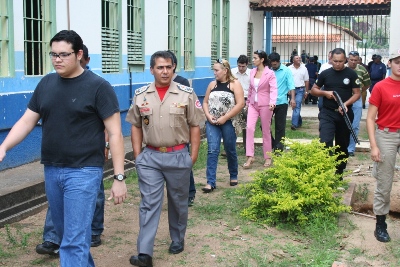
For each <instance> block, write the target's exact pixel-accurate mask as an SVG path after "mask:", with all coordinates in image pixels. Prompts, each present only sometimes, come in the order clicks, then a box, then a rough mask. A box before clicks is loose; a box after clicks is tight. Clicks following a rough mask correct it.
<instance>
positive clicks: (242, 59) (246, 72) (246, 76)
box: [232, 55, 250, 153]
mask: <svg viewBox="0 0 400 267" xmlns="http://www.w3.org/2000/svg"><path fill="white" fill-rule="evenodd" d="M248 65H249V58H248V57H247V56H245V55H240V56H239V57H238V59H237V67H236V68H233V69H232V74H233V76H235V77H236V78H237V79H238V80H239V82H240V84H241V85H242V87H243V92H244V99H245V100H247V94H248V91H249V86H250V69H249V68H248ZM245 118H246V119H247V110H246V116H245ZM244 122H245V123H246V124H247V121H246V120H245V121H244ZM242 135H243V147H244V152H245V153H246V127H243V130H242Z"/></svg>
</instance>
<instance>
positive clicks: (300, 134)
mask: <svg viewBox="0 0 400 267" xmlns="http://www.w3.org/2000/svg"><path fill="white" fill-rule="evenodd" d="M314 124H317V125H318V121H316V120H303V125H302V126H301V127H300V128H298V129H296V131H293V130H292V129H290V127H291V126H292V121H291V120H286V131H285V133H286V138H289V139H315V138H319V135H318V133H317V134H311V133H310V131H309V130H310V129H311V128H312V127H313V125H314ZM260 126H261V122H260V120H258V121H257V124H256V129H255V132H254V138H262V131H261V127H260ZM271 132H272V133H273V135H274V134H275V123H274V122H273V123H272V125H271ZM238 136H242V134H239V135H238Z"/></svg>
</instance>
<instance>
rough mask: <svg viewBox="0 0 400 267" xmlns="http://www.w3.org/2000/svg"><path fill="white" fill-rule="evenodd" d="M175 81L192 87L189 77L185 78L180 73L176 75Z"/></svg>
mask: <svg viewBox="0 0 400 267" xmlns="http://www.w3.org/2000/svg"><path fill="white" fill-rule="evenodd" d="M174 82H176V83H180V84H182V85H185V86H187V87H190V83H189V81H188V79H186V78H184V77H182V76H179V75H176V77H175V79H174Z"/></svg>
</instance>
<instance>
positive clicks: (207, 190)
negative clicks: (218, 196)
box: [201, 186, 215, 193]
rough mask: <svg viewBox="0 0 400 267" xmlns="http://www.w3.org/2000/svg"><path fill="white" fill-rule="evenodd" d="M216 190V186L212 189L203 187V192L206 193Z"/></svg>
mask: <svg viewBox="0 0 400 267" xmlns="http://www.w3.org/2000/svg"><path fill="white" fill-rule="evenodd" d="M214 189H215V186H211V188H208V187H203V188H202V189H201V190H202V191H203V192H204V193H211V192H212V191H213V190H214Z"/></svg>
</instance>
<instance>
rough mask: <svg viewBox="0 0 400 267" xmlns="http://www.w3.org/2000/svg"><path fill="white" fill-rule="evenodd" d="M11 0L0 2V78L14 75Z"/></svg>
mask: <svg viewBox="0 0 400 267" xmlns="http://www.w3.org/2000/svg"><path fill="white" fill-rule="evenodd" d="M12 23H13V21H12V0H5V1H4V0H3V1H0V29H2V30H1V31H0V76H11V75H13V74H14V64H13V63H14V61H13V57H12V48H13V44H12V33H13V31H12V29H13V26H12Z"/></svg>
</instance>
